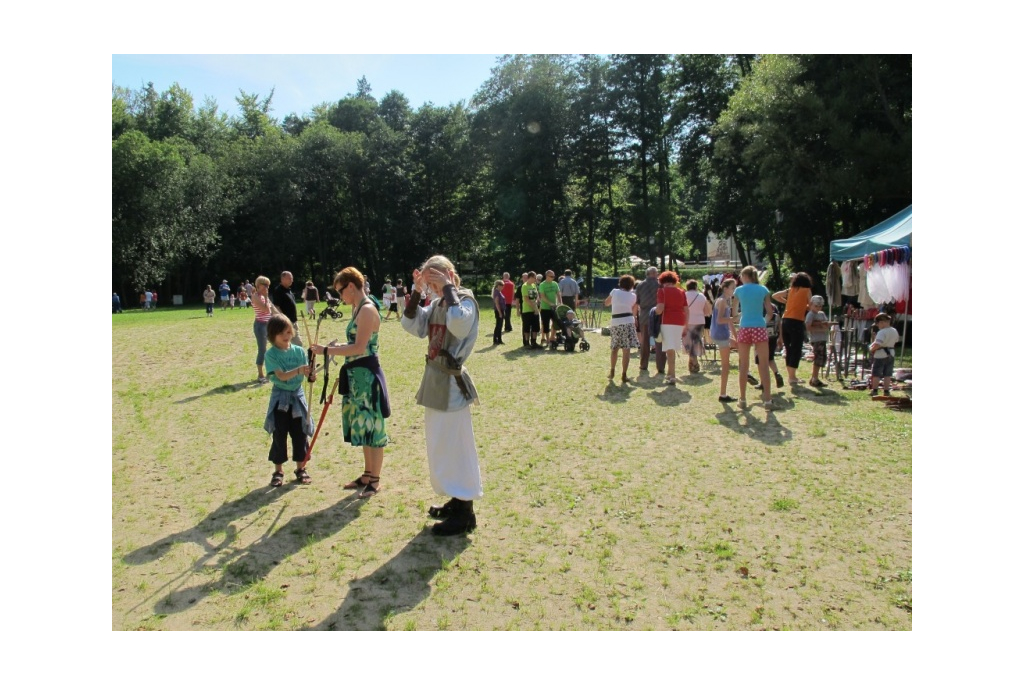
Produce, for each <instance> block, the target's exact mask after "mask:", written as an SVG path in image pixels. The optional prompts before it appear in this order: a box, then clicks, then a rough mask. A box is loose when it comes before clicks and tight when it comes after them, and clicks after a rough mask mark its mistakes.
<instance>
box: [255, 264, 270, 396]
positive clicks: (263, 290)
mask: <svg viewBox="0 0 1024 685" xmlns="http://www.w3.org/2000/svg"><path fill="white" fill-rule="evenodd" d="M269 293H270V279H269V278H267V277H266V276H259V277H257V278H256V288H255V289H254V290H253V291H252V310H253V312H254V313H255V314H256V318H255V320H254V321H253V322H252V334H253V335H254V336H256V372H257V376H256V380H257V381H258V382H260V383H266V382H267V375H266V374H265V373H263V360H264V359H265V357H266V355H267V323H268V322H269V321H270V317H271V316H272V315H273V314H274V311H273V306H274V305H272V304H271V303H270V294H269Z"/></svg>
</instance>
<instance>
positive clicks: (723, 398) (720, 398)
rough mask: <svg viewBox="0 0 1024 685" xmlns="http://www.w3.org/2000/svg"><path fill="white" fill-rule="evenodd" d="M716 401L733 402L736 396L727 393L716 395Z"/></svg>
mask: <svg viewBox="0 0 1024 685" xmlns="http://www.w3.org/2000/svg"><path fill="white" fill-rule="evenodd" d="M718 401H719V402H735V401H736V398H735V397H730V396H729V395H719V396H718Z"/></svg>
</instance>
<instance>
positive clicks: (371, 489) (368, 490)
mask: <svg viewBox="0 0 1024 685" xmlns="http://www.w3.org/2000/svg"><path fill="white" fill-rule="evenodd" d="M377 483H380V478H379V477H374V476H370V482H369V483H367V484H366V487H364V488H363V491H362V492H360V493H359V499H366V498H367V497H373V496H374V495H376V494H377V493H378V492H380V485H377Z"/></svg>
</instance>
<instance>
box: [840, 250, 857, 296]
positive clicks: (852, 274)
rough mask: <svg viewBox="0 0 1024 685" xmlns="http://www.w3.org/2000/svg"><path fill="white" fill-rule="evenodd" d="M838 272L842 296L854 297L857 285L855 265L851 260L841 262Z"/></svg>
mask: <svg viewBox="0 0 1024 685" xmlns="http://www.w3.org/2000/svg"><path fill="white" fill-rule="evenodd" d="M840 271H841V272H842V276H843V295H846V296H847V297H856V296H857V290H858V289H859V285H860V284H859V283H858V282H857V263H856V262H855V261H853V260H852V259H849V260H847V261H845V262H843V265H842V267H840Z"/></svg>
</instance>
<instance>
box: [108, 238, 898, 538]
mask: <svg viewBox="0 0 1024 685" xmlns="http://www.w3.org/2000/svg"><path fill="white" fill-rule="evenodd" d="M758 276H759V274H758V272H757V269H756V268H755V267H753V266H747V267H745V268H743V269H742V270H741V271H740V272H739V273H738V274H722V275H721V277H720V278H715V279H712V280H710V281H709V282H706V283H705V284H704V287H703V289H702V288H701V287H700V283H699V282H698V281H697V280H694V279H690V280H687V281H686V282H685V283H684V282H681V279H680V278H679V276H678V274H676V273H675V272H674V271H670V270H669V271H663V272H660V273H659V271H658V269H656V268H655V267H651V268H649V269H647V271H646V274H645V277H644V279H642V280H641V281H639V282H637V281H636V280H635V279H634V277H633V276H632V275H623V276H621V277H620V278H619V279H618V283H617V287H615V288H613V289H612V290H611V292H610V293H609V294H608V296H607V297H606V298H605V300H604V304H605V306H607V307H609V308H610V310H611V314H610V317H611V318H610V321H609V326H608V332H609V334H610V341H611V345H610V348H611V353H610V364H609V372H608V379H609V380H611V381H613V380H614V379H615V377H616V374H618V376H619V379H620V381H621V382H622V383H630V382H633V379H631V378H630V376H629V366H630V361H631V357H632V356H633V352H634V351H637V352H638V353H639V369H640V373H647V374H649V375H650V376H651V377H655V376H659V375H663V376H664V383H666V384H668V385H675V384H677V383H678V382H679V381H680V376H678V375H677V373H678V369H679V368H680V365H681V364H682V358H683V357H684V356H685V357H686V361H687V368H688V370H689V372H690V373H691V374H696V373H700V372H701V364H700V360H701V358H702V357H704V356H705V354H706V352H705V349H706V348H707V347H710V346H711V345H714V346H715V347H716V348H717V350H718V352H719V353H720V360H721V361H720V363H721V370H720V375H719V387H718V399H719V401H720V402H722V403H731V402H736V403H737V406H738V407H739V408H741V409H746V408H747V406H748V405H747V386H748V385H749V386H752V387H753V388H754V389H755V390H757V391H760V394H761V401H762V406H763V407H764V408H765V409H766V410H768V411H771V410H773V409H774V408H775V404H774V400H773V389H774V390H779V389H781V388H782V387H783V386H784V384H785V382H786V380H787V379H784V378H783V376H782V374H781V373H780V371H779V368H778V366H777V364H776V362H775V356H776V351H777V350H776V348H777V345H778V341H779V340H781V341H782V345H783V347H784V357H785V365H786V375H787V377H788V383H789V385H790V387H795V386H796V385H798V384H800V383H802V382H803V381H801V380H800V379H799V378H798V377H797V369H798V367H799V364H800V361H801V358H802V357H803V345H804V341H805V338H807V339H808V341H809V342H810V343H811V348H812V350H813V364H812V368H811V376H810V380H809V381H808V383H809V385H811V386H812V387H823V386H824V385H825V383H824V381H822V380H821V370H822V368H824V367H825V364H826V341H827V340H828V333H829V324H828V321H827V316H826V315H825V314H824V312H823V311H822V310H823V306H824V300H823V298H822V297H821V296H818V295H813V294H812V292H811V289H812V286H813V282H812V280H811V277H810V276H809V275H808V274H806V273H804V272H800V273H796V274H794V275H793V276H792V277H791V279H790V283H789V287H788V288H786V289H784V290H780V291H778V292H775V293H772V292H770V291H769V290H768V289H767V288H765V287H764V286H763V285H761V284H760V282H759V278H758ZM293 284H294V277H293V275H292V273H291V272H289V271H283V272H281V274H280V276H279V280H278V283H277V284H276V285H273V286H272V284H271V280H270V279H269V278H268V277H266V276H262V275H261V276H259V277H257V278H256V279H255V284H250V283H249V281H245V282H244V283H242V284H241V285H240V286H239V287H238V288H237V289H232V288H231V287H230V286H229V285H228V282H227V280H224V281H222V283H221V284H220V286H219V287H218V288H217V289H216V290H215V289H214V288H213V287H212V286H210V285H207V286H206V289H205V290H204V291H203V295H202V296H203V302H204V304H205V306H206V314H207V316H208V317H210V316H213V314H214V305H215V303H216V300H217V298H218V297H219V299H220V302H221V308H222V309H227V308H229V307H231V308H234V306H235V305H236V303H237V304H238V306H241V307H243V308H244V307H251V308H252V310H253V314H254V318H253V337H254V338H255V340H256V360H255V361H256V370H257V377H256V380H257V382H258V383H260V384H266V383H269V384H270V386H271V393H270V397H269V402H268V406H267V411H266V416H265V419H264V428H265V430H266V431H267V432H268V433H269V434H270V436H271V446H270V450H269V454H268V460H269V461H271V462H272V463H273V464H274V471H273V473H272V475H271V482H270V485H271V486H272V487H279V486H281V485H283V483H284V478H285V476H284V464H285V463H287V461H288V445H289V443H290V444H291V459H292V461H293V462H294V464H295V470H294V475H295V481H296V482H297V483H300V484H308V483H311V482H312V477H311V476H310V474H309V471H308V470H307V467H308V465H309V463H310V461H311V458H312V446H313V443H314V442H315V440H316V435H317V434H318V432H319V427H317V428H316V429H314V419H313V417H312V415H311V412H310V407H309V403H308V401H307V398H306V395H305V391H304V389H303V380H304V379H306V380H308V381H310V382H313V381H315V380H316V376H317V372H318V370H319V369H322V368H324V366H326V365H327V364H329V363H330V361H331V359H333V358H335V357H338V358H341V360H343V361H342V365H341V367H340V369H339V371H338V374H337V380H336V387H337V389H338V390H339V393H340V396H341V423H342V435H343V439H344V441H345V442H347V443H349V444H351V445H353V446H358V447H361V448H362V452H363V467H364V470H363V472H362V474H361V475H360V476H358V477H356V478H354V479H352V481H351V482H349V483H347V484H345V485H344V486H343V487H344V488H345V489H350V490H356V491H358V493H357V496H358V497H360V498H367V497H372V496H374V495H376V494H377V493H378V492H379V491H380V489H381V471H382V467H383V463H384V450H385V448H386V446H387V444H388V432H387V425H388V424H387V420H388V418H389V417H390V414H391V408H390V398H389V396H388V390H387V381H386V377H385V374H384V369H383V366H382V364H381V361H380V357H379V334H380V328H381V324H382V322H383V321H388V320H390V319H391V317H392V315H394V316H396V318H397V319H398V320H400V321H401V324H402V328H403V329H404V330H405V331H407V332H408V333H410V334H412V335H415V336H417V337H420V338H426V339H427V354H426V357H425V366H424V370H423V376H422V378H421V381H420V387H419V390H418V392H417V393H416V403H417V404H420V405H422V406H423V407H424V412H425V418H424V432H425V444H426V453H427V461H428V465H429V470H430V481H431V485H432V486H433V488H434V490H435V492H436V493H437V494H439V495H441V496H443V497H446V498H448V499H447V501H446V502H444V503H442V504H439V505H437V506H431V507H430V508H429V509H428V511H427V514H428V515H429V516H431V517H433V518H435V519H438V520H439V521H438V523H436V524H435V526H434V532H435V533H437V534H439V535H453V534H459V533H465V532H469V531H471V530H473V529H474V528H475V527H476V513H475V511H474V508H473V502H474V501H475V500H477V499H479V498H481V497H482V496H483V484H482V478H481V473H480V466H479V458H478V454H477V449H476V441H475V437H474V433H473V424H472V417H471V414H470V409H471V407H472V405H474V404H476V402H477V397H478V394H477V390H476V387H475V385H474V384H473V380H472V377H471V376H470V374H469V372H468V370H467V369H466V362H467V359H468V358H469V356H470V354H471V353H472V351H473V349H474V347H475V345H476V340H477V335H478V328H479V321H480V303H479V302H478V300H477V298H476V295H475V294H474V293H473V292H472V291H471V290H469V289H467V288H465V287H463V286H462V283H461V279H460V277H459V275H458V274H457V273H456V271H455V267H454V265H453V264H452V262H451V261H450V260H448V259H447V258H446V257H444V256H441V255H436V256H434V257H431V258H430V259H428V260H427V261H426V262H424V263H423V265H422V266H421V267H420V268H419V269H415V270H413V272H412V279H411V282H410V287H408V288H407V287H406V286H405V284H404V282H403V279H400V278H399V279H396V280H395V281H394V283H392V280H391V279H385V282H384V285H383V288H382V290H381V291H380V293H381V297H380V299H378V298H376V297H375V296H373V295H372V294H371V292H370V290H371V289H370V284H369V281H368V279H366V278H365V277H364V276H363V274H362V273H361V272H360V271H359V270H358V269H357V268H355V267H347V268H345V269H342V270H341V271H339V272H338V273H337V274H336V275H335V277H334V280H333V283H332V287H333V289H334V291H335V292H337V294H338V297H339V298H340V301H341V302H342V303H344V304H345V305H347V306H349V307H350V308H351V317H350V318H349V322H348V326H347V328H346V330H345V341H344V342H343V343H338V342H333V343H330V344H326V345H323V344H320V343H319V342H318V341H317V340H310V341H308V342H309V345H308V346H306V345H304V343H303V340H302V338H301V337H300V335H299V329H298V318H299V307H298V306H297V304H296V297H295V293H293V291H292V286H293ZM320 295H321V294H320V291H319V290H318V289H317V288H316V286H315V285H314V283H313V281H311V280H307V281H306V282H305V287H304V288H303V289H302V292H301V295H300V299H301V301H303V302H305V304H306V307H305V314H306V315H314V314H315V311H316V310H315V307H316V304H317V303H319V302H320V301H321V296H320ZM324 296H325V298H326V299H327V300H328V302H331V303H332V304H331V305H330V306H335V305H336V304H337V302H338V300H336V299H334V298H332V296H331V295H330V293H328V292H326V291H325V293H324ZM490 297H491V306H492V309H493V313H494V320H495V323H494V329H493V331H492V344H494V345H503V344H504V341H503V340H502V336H503V334H505V333H508V332H511V331H512V330H513V329H514V327H513V321H512V319H513V314H516V315H517V316H518V319H519V321H520V323H521V329H522V344H523V346H524V347H526V348H529V349H540V348H542V347H544V346H546V345H547V344H548V343H550V342H552V341H553V340H554V339H555V337H556V336H557V335H558V334H559V331H560V330H561V328H560V326H561V324H562V322H561V321H560V320H559V316H564V313H565V312H566V311H569V312H570V313H571V312H572V310H575V309H577V308H578V307H579V306H580V286H579V283H578V282H577V280H576V279H575V278H574V277H573V274H572V271H571V270H568V269H567V270H565V271H564V273H563V274H562V276H561V277H560V278H558V279H557V280H556V277H555V272H554V271H553V270H547V271H545V272H544V273H543V276H540V275H539V274H538V273H537V272H535V271H527V272H524V273H523V274H522V275H521V277H520V279H519V282H518V283H516V282H513V280H512V279H511V277H510V274H509V273H507V272H506V273H504V274H502V278H500V279H496V280H494V281H493V286H492V288H491V292H490ZM156 300H157V297H156V293H154V292H152V291H148V290H147V291H146V292H145V293H143V296H142V299H141V300H140V303H142V304H143V305H144V307H145V308H146V309H149V308H152V307H155V306H156ZM119 310H120V300H119V298H118V296H117V294H116V293H115V294H114V311H115V312H117V311H119ZM876 323H877V325H878V334H877V336H876V339H875V341H874V342H873V344H872V345H871V348H870V353H871V355H872V357H873V361H874V365H873V368H872V383H871V387H872V394H873V395H875V394H877V393H878V387H879V385H881V386H882V390H883V392H884V393H885V394H886V395H888V394H889V392H890V379H891V375H892V349H893V348H894V347H895V344H896V342H897V341H898V339H899V336H898V335H897V334H896V332H895V330H894V329H892V328H891V327H889V321H888V317H887V316H886V315H885V314H880V315H879V317H878V318H877V319H876ZM307 330H308V329H307ZM734 354H735V355H736V356H737V357H738V361H737V369H736V371H737V373H736V374H735V378H736V381H737V384H738V393H737V394H738V399H737V398H734V397H732V396H731V395H730V394H729V392H728V390H729V384H730V379H731V378H732V376H733V372H732V371H733V363H732V362H733V355H734ZM751 354H753V355H754V359H753V364H754V366H756V368H757V374H758V376H757V377H756V378H755V377H754V375H753V373H752V369H751V359H750V357H751ZM652 356H653V357H654V366H655V370H654V372H653V373H652V372H651V370H650V364H651V357H652ZM318 357H322V359H323V365H322V366H317V364H316V359H317V358H318ZM620 359H621V364H620V361H619V360H620ZM335 361H339V360H335ZM773 381H774V388H773ZM325 392H326V384H325ZM333 394H334V390H333V389H332V391H331V397H332V398H333ZM329 406H330V401H328V402H327V404H326V406H325V408H324V415H323V416H321V419H320V421H321V423H322V421H323V419H324V418H325V416H326V409H327V408H329ZM311 438H312V441H311V440H310V439H311Z"/></svg>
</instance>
